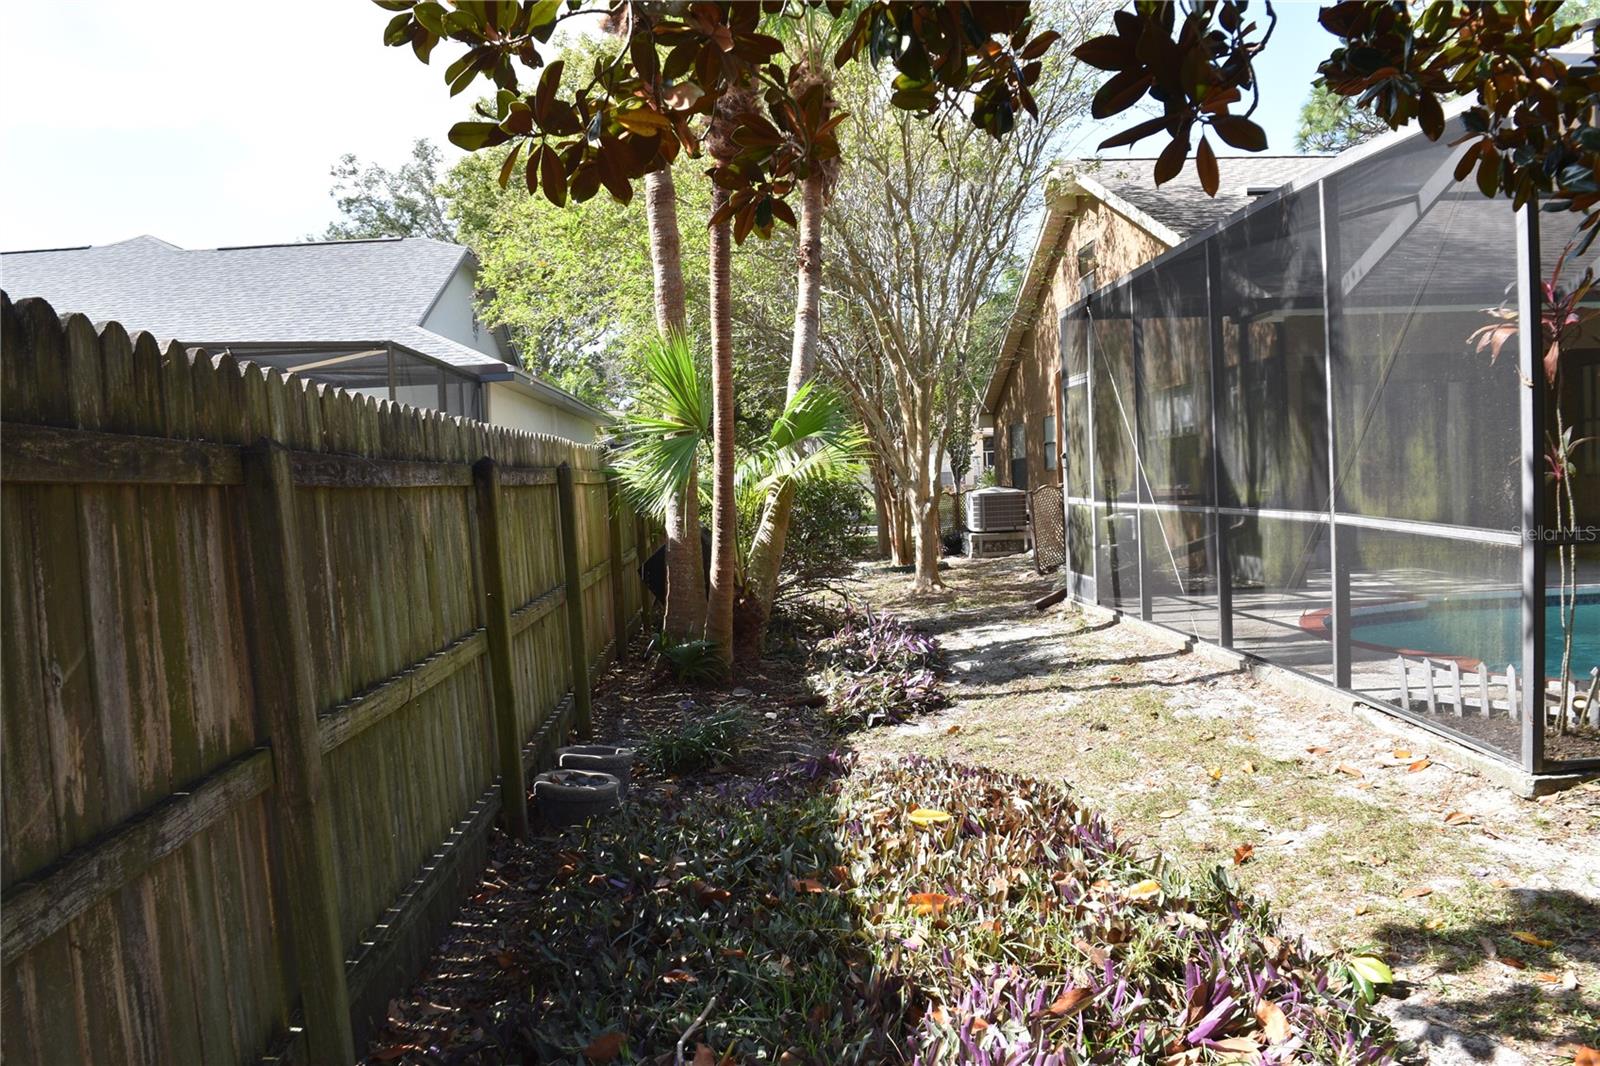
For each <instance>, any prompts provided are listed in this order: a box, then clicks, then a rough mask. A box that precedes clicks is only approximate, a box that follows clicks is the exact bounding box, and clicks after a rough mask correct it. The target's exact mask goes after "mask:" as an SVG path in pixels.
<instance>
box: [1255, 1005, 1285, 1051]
mask: <svg viewBox="0 0 1600 1066" xmlns="http://www.w3.org/2000/svg"><path fill="white" fill-rule="evenodd" d="M1256 1021H1258V1022H1260V1023H1261V1031H1262V1032H1263V1033H1265V1034H1266V1037H1267V1043H1269V1044H1281V1043H1283V1042H1284V1041H1286V1040H1288V1039H1289V1035H1290V1029H1289V1019H1288V1017H1287V1016H1286V1015H1285V1014H1284V1013H1283V1008H1282V1007H1279V1006H1278V1005H1277V1004H1276V1003H1274V1002H1272V1000H1270V999H1264V1000H1262V1001H1261V1004H1260V1005H1259V1006H1258V1007H1256Z"/></svg>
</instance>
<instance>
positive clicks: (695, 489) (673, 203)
mask: <svg viewBox="0 0 1600 1066" xmlns="http://www.w3.org/2000/svg"><path fill="white" fill-rule="evenodd" d="M644 213H645V221H646V224H647V226H648V227H649V231H650V269H651V280H652V282H653V286H654V290H655V300H656V328H657V329H659V330H660V331H661V335H662V336H663V337H667V336H671V335H672V334H683V333H686V332H687V331H688V316H687V315H686V314H685V311H684V297H683V291H684V290H683V251H682V241H681V240H680V238H679V235H678V194H677V189H676V188H675V187H674V186H673V183H672V171H671V170H670V169H668V168H666V167H663V168H661V169H660V170H657V171H653V172H651V173H649V174H646V175H645V177H644ZM664 524H665V526H666V535H667V603H666V610H665V612H664V617H663V620H662V628H663V629H664V630H665V632H666V634H667V636H669V637H671V638H672V639H673V640H693V639H695V638H697V637H699V636H700V635H701V634H702V633H703V632H704V629H705V617H706V586H705V565H704V561H703V557H702V556H701V553H700V488H699V478H698V476H697V474H696V473H695V471H694V470H693V469H691V470H690V474H689V486H688V488H687V489H686V490H685V492H684V495H683V498H682V499H679V500H672V501H669V502H668V504H667V513H666V516H665V523H664Z"/></svg>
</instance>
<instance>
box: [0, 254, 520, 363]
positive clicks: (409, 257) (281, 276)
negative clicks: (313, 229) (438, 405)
mask: <svg viewBox="0 0 1600 1066" xmlns="http://www.w3.org/2000/svg"><path fill="white" fill-rule="evenodd" d="M466 254H467V252H466V249H464V248H462V247H461V246H460V245H455V244H447V243H445V242H443V241H435V240H430V239H427V238H422V237H407V238H404V239H396V240H371V241H331V242H313V243H305V244H274V245H262V246H256V247H243V248H208V249H186V248H179V247H177V246H176V245H173V244H169V243H167V242H166V241H163V240H158V239H157V238H155V237H135V238H133V239H132V240H126V241H121V242H119V243H116V244H107V245H99V246H96V247H92V248H68V249H59V250H48V251H37V252H7V253H5V254H4V255H0V285H3V286H4V287H5V290H6V291H7V292H8V293H10V294H11V297H12V298H13V299H22V298H24V297H28V296H41V297H44V298H45V299H47V300H49V301H50V303H51V305H52V306H53V307H55V309H56V310H57V311H59V312H61V313H63V314H65V313H68V312H81V313H82V314H85V315H88V316H89V317H90V318H92V319H94V320H95V321H96V322H102V321H117V322H120V323H122V324H123V325H124V326H125V327H127V328H128V329H130V330H145V331H147V332H149V333H151V334H153V335H155V336H157V337H159V338H161V339H163V340H165V339H169V338H171V339H176V340H180V341H183V342H185V343H190V344H213V345H217V344H227V343H237V344H244V343H247V342H248V343H260V342H283V343H305V342H323V341H326V342H330V343H331V342H345V343H348V342H353V341H373V342H382V341H393V342H395V343H396V344H400V345H404V346H406V347H409V348H412V349H414V350H416V351H418V352H421V353H422V354H423V355H427V356H430V357H432V358H434V359H437V360H439V361H440V362H443V363H447V364H449V365H451V366H456V367H460V368H463V369H472V370H477V371H479V372H481V371H483V370H486V369H493V368H495V367H504V366H505V364H504V363H502V362H500V360H498V359H496V358H495V357H494V356H492V355H486V354H484V353H483V352H479V351H476V350H474V349H472V348H469V347H467V346H466V345H464V344H458V343H456V342H455V341H452V340H449V339H448V338H445V337H443V336H440V335H439V334H437V333H433V332H432V331H430V330H426V329H423V328H422V327H421V322H422V319H423V316H424V315H425V314H426V313H427V312H428V309H429V308H430V307H431V306H432V305H433V302H434V300H435V299H436V298H437V297H438V295H439V292H440V290H441V289H442V288H443V287H444V285H445V283H446V282H447V281H449V280H450V278H451V276H452V275H453V274H454V273H455V270H456V267H457V266H458V265H459V264H460V263H461V260H462V257H463V256H464V255H466Z"/></svg>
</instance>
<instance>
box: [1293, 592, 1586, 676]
mask: <svg viewBox="0 0 1600 1066" xmlns="http://www.w3.org/2000/svg"><path fill="white" fill-rule="evenodd" d="M1545 604H1546V606H1545V666H1544V669H1545V675H1546V676H1547V677H1558V676H1560V673H1561V617H1560V615H1561V608H1560V604H1559V601H1558V599H1557V596H1556V593H1554V592H1549V593H1547V598H1546V601H1545ZM1316 614H1317V615H1318V616H1319V617H1318V618H1317V619H1316V622H1317V625H1318V628H1320V629H1321V631H1322V632H1323V634H1324V635H1326V633H1327V618H1326V612H1322V611H1318V612H1316ZM1308 619H1309V616H1308ZM1350 639H1351V643H1352V644H1354V645H1355V646H1357V647H1361V648H1366V649H1368V650H1372V651H1388V652H1394V653H1396V654H1405V655H1407V656H1412V657H1420V656H1424V655H1426V656H1430V657H1433V658H1438V659H1456V660H1458V661H1461V663H1462V665H1463V666H1475V665H1476V663H1477V662H1478V661H1480V660H1481V661H1485V662H1487V663H1488V664H1489V666H1490V668H1491V669H1493V670H1496V671H1500V670H1504V669H1505V667H1506V664H1508V663H1510V664H1514V665H1516V666H1518V667H1520V666H1521V664H1522V652H1521V642H1522V610H1521V600H1520V599H1519V597H1518V595H1517V594H1516V593H1514V592H1482V593H1478V592H1473V593H1464V594H1462V595H1459V596H1448V597H1441V598H1438V599H1432V600H1405V601H1401V602H1395V603H1378V604H1369V605H1366V606H1361V607H1355V608H1352V609H1351V612H1350ZM1595 666H1600V585H1583V586H1581V587H1580V588H1579V590H1578V610H1577V615H1576V621H1575V624H1574V626H1573V639H1572V673H1573V676H1574V677H1586V676H1588V673H1589V670H1590V669H1591V668H1592V667H1595Z"/></svg>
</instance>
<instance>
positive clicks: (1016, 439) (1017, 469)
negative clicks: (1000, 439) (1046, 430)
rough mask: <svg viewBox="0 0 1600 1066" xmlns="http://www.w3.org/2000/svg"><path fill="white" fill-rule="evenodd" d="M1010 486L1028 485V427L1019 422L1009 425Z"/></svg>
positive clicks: (1023, 486)
mask: <svg viewBox="0 0 1600 1066" xmlns="http://www.w3.org/2000/svg"><path fill="white" fill-rule="evenodd" d="M1011 487H1012V488H1014V489H1025V488H1027V487H1028V427H1027V426H1026V425H1024V424H1023V423H1021V422H1015V423H1013V424H1012V426H1011Z"/></svg>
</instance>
